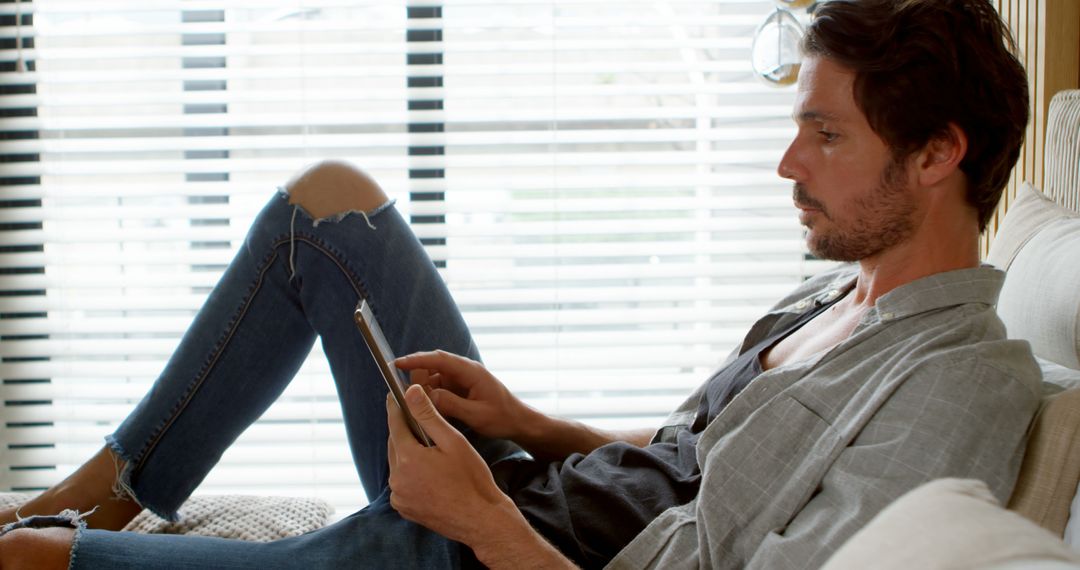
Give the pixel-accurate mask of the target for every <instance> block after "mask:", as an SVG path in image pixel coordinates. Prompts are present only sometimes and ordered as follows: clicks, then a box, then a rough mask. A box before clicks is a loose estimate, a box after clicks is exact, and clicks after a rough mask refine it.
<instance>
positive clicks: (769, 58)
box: [750, 0, 803, 85]
mask: <svg viewBox="0 0 1080 570" xmlns="http://www.w3.org/2000/svg"><path fill="white" fill-rule="evenodd" d="M798 1H799V0H792V2H791V4H792V5H795V4H796V3H797V2H798ZM782 3H785V4H786V3H787V2H782ZM802 37H803V27H802V25H801V24H799V21H798V20H796V19H795V16H793V15H792V14H791V12H788V11H787V10H781V9H780V8H777V9H776V11H775V12H773V13H772V14H770V15H769V17H768V18H766V19H765V21H764V22H762V24H761V26H760V27H759V28H758V29H757V32H755V33H754V43H753V46H752V47H751V48H750V60H751V62H752V64H753V66H754V73H756V74H757V75H758V77H761V78H762V79H764V80H765V81H767V82H769V83H771V84H773V85H791V84H792V83H795V80H796V79H797V78H798V77H799V65H800V61H801V60H802V56H801V53H800V52H799V42H800V41H801V40H802Z"/></svg>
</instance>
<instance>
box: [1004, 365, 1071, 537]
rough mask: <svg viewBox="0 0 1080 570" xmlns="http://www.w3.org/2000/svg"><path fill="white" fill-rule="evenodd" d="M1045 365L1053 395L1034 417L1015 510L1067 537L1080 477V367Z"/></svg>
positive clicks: (1013, 502)
mask: <svg viewBox="0 0 1080 570" xmlns="http://www.w3.org/2000/svg"><path fill="white" fill-rule="evenodd" d="M1039 365H1040V367H1041V368H1042V370H1043V379H1044V388H1045V390H1044V393H1047V394H1048V395H1047V396H1045V397H1044V398H1043V401H1042V404H1041V405H1040V407H1039V411H1038V413H1037V414H1036V415H1035V419H1034V420H1033V421H1032V424H1031V428H1030V429H1031V432H1030V434H1029V439H1028V446H1027V450H1026V451H1025V453H1024V462H1023V464H1022V465H1021V467H1020V474H1019V476H1018V477H1017V480H1016V487H1015V488H1014V489H1013V493H1012V496H1011V497H1010V498H1009V509H1011V510H1014V511H1016V512H1018V513H1020V514H1022V515H1023V516H1025V517H1027V518H1028V519H1029V520H1031V521H1033V522H1035V523H1037V524H1038V525H1039V526H1042V527H1043V528H1046V529H1049V530H1050V531H1051V532H1053V533H1054V534H1056V535H1057V536H1062V535H1063V533H1064V531H1065V525H1066V523H1067V522H1068V520H1069V508H1070V505H1071V504H1072V500H1073V496H1074V495H1075V494H1076V486H1077V483H1078V481H1080V445H1078V444H1077V442H1078V441H1080V387H1077V386H1080V371H1077V370H1072V369H1068V368H1065V367H1063V366H1060V365H1057V364H1054V363H1053V362H1049V361H1046V360H1042V359H1039ZM1065 388H1067V389H1065ZM1063 389H1064V390H1063ZM1055 392H1056V393H1055Z"/></svg>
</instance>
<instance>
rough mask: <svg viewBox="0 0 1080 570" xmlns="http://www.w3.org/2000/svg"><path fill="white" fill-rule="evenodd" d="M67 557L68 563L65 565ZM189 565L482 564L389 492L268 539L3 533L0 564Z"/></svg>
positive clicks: (41, 569) (120, 568)
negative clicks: (406, 515) (395, 504)
mask: <svg viewBox="0 0 1080 570" xmlns="http://www.w3.org/2000/svg"><path fill="white" fill-rule="evenodd" d="M69 561H70V566H69ZM69 567H70V568H73V569H82V568H87V569H95V568H98V569H103V568H107V569H109V570H125V569H132V570H134V569H142V568H156V569H191V568H231V569H248V568H249V569H253V570H266V569H270V568H312V569H319V568H347V567H352V568H440V569H441V568H446V569H454V568H461V567H479V564H478V563H477V562H476V559H475V557H473V556H472V554H471V552H470V551H469V549H468V548H466V547H464V546H462V545H460V544H458V543H455V542H452V541H450V540H447V539H445V538H443V537H441V536H439V535H437V534H435V533H433V532H431V531H428V530H427V529H425V528H423V527H421V526H419V525H416V524H413V523H410V522H408V521H405V520H403V519H402V518H401V517H400V516H398V515H397V512H396V511H394V510H393V509H392V508H390V506H389V501H388V499H387V497H386V496H385V495H384V496H381V497H379V498H377V499H376V500H375V501H374V502H373V503H372V504H371V505H370V506H369V507H368V508H366V509H364V510H363V511H361V512H359V513H355V514H353V515H352V516H349V517H347V518H345V519H343V520H341V521H339V522H337V523H335V524H333V525H330V526H327V527H325V528H322V529H319V530H317V531H314V532H310V533H308V534H305V535H302V536H298V537H293V538H288V539H284V540H279V541H275V542H271V543H258V542H244V541H240V540H225V539H220V538H207V537H198V536H183V535H147V534H136V533H129V532H109V531H102V530H85V529H83V530H79V531H75V530H73V529H62V528H48V529H37V530H29V529H20V530H17V531H13V532H10V533H8V534H5V535H3V536H0V568H4V570H8V569H23V568H26V569H34V570H49V569H53V568H55V569H57V570H62V569H65V568H69Z"/></svg>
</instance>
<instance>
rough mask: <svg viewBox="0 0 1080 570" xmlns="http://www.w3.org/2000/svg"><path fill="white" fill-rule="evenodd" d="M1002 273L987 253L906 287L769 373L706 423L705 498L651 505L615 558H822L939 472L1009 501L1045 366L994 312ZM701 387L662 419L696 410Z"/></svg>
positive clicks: (745, 562) (678, 420) (805, 562)
mask: <svg viewBox="0 0 1080 570" xmlns="http://www.w3.org/2000/svg"><path fill="white" fill-rule="evenodd" d="M856 271H857V268H856V267H854V266H843V267H840V268H837V269H836V270H833V271H830V272H827V273H825V274H823V275H820V276H818V277H816V278H814V279H811V280H809V281H807V282H806V283H804V284H803V285H802V286H801V287H799V288H798V289H797V290H796V291H795V292H794V293H792V294H791V295H790V296H788V297H787V298H785V299H783V300H782V301H781V302H780V303H779V304H778V305H777V306H776V307H775V308H774V309H773V310H772V311H771V312H770V313H768V314H767V315H766V316H764V317H763V318H762V319H761V320H759V321H758V322H757V323H755V325H754V326H753V328H751V330H750V333H749V334H748V335H747V337H746V339H745V340H744V341H743V345H742V346H743V347H749V346H753V345H754V344H755V343H756V342H757V341H758V340H760V339H762V338H764V337H765V336H766V335H768V334H769V331H771V330H773V329H774V328H776V327H782V326H784V325H785V324H786V323H788V322H791V320H792V319H795V318H798V316H799V315H800V314H802V313H804V312H805V311H808V310H810V309H812V308H813V307H814V306H815V305H816V304H818V303H821V302H824V301H827V300H831V299H833V298H835V297H836V296H838V295H840V294H841V293H842V292H844V291H845V290H847V289H849V288H850V287H851V286H852V285H853V283H854V279H855V274H856ZM1003 280H1004V273H1002V272H1001V271H998V270H996V269H993V268H991V267H981V268H977V269H965V270H960V271H951V272H947V273H940V274H937V275H933V276H930V277H926V278H923V279H919V280H917V281H914V282H912V283H909V284H906V285H904V286H902V287H898V288H896V289H894V290H893V291H890V292H889V293H888V294H886V295H883V296H882V297H881V298H879V299H878V301H877V303H876V306H875V307H874V308H873V309H871V310H870V311H869V312H867V314H866V315H865V317H864V318H863V319H862V321H861V322H860V323H859V325H858V327H857V328H856V329H855V331H854V332H853V333H852V334H851V336H850V337H849V338H847V339H846V340H844V341H843V342H841V343H840V344H838V345H836V346H834V347H833V348H831V349H829V350H827V351H824V352H823V353H820V354H818V355H815V356H814V357H811V358H809V359H807V360H804V361H801V362H795V363H792V364H789V365H786V366H781V367H778V368H775V369H772V370H769V371H767V372H765V373H763V374H761V375H760V376H759V377H758V378H757V379H755V380H754V381H753V382H752V383H751V384H750V385H749V386H748V387H747V388H746V389H745V390H744V391H743V392H742V393H741V394H739V396H737V397H736V398H735V399H734V400H733V401H732V402H731V403H730V404H729V405H728V406H727V408H726V409H724V411H723V412H722V413H720V414H719V415H718V416H717V417H716V419H715V420H713V422H712V423H711V424H709V426H708V427H707V428H706V429H705V431H704V432H703V433H702V435H701V439H700V440H699V442H698V446H697V456H698V464H699V465H700V467H701V471H702V473H703V477H702V484H701V491H700V493H699V494H698V496H697V498H696V499H694V500H693V501H691V502H690V503H688V504H686V505H682V506H679V507H674V508H671V509H668V510H667V511H665V512H664V513H663V514H661V515H660V516H659V517H657V519H656V520H654V521H653V522H652V523H651V524H650V525H649V526H648V527H647V528H646V529H645V530H644V531H642V532H641V534H639V535H638V536H637V537H636V538H635V539H634V540H633V542H631V543H630V544H629V545H628V546H627V547H626V548H624V549H623V550H622V552H620V553H619V555H618V556H616V558H615V559H614V560H613V561H612V562H611V565H610V567H613V568H643V567H649V568H653V567H656V568H665V569H669V568H762V569H768V570H781V569H787V568H817V567H819V566H821V564H822V563H824V561H825V560H826V559H827V558H828V557H829V555H831V554H832V552H833V551H834V550H835V549H837V548H838V547H839V546H840V545H841V544H842V543H843V542H844V541H845V540H846V539H847V538H848V537H850V536H851V535H852V534H853V533H854V532H855V531H856V530H858V529H859V528H860V527H862V526H863V525H864V524H866V522H867V521H868V520H869V519H870V518H871V517H873V516H874V515H875V514H876V513H877V512H878V511H880V510H881V509H882V508H883V507H885V506H886V505H887V504H889V503H890V502H891V501H893V500H894V499H895V498H897V497H898V496H900V495H902V494H903V493H904V492H906V491H908V490H910V489H912V488H914V487H916V486H918V485H919V484H921V483H923V482H926V481H929V480H931V479H936V478H940V477H963V478H975V479H981V480H983V481H985V482H986V483H987V484H988V485H989V487H990V489H991V490H992V491H993V492H994V494H995V496H997V497H998V499H999V500H1001V501H1005V500H1006V499H1007V498H1008V496H1009V494H1010V493H1011V492H1012V487H1013V484H1014V482H1015V479H1016V474H1017V470H1018V469H1019V466H1020V461H1021V459H1022V458H1023V452H1024V444H1025V435H1026V430H1027V427H1028V424H1029V423H1030V421H1031V418H1032V416H1033V415H1034V413H1035V410H1036V408H1037V406H1038V400H1039V394H1040V389H1039V382H1040V374H1039V369H1038V366H1037V365H1036V363H1035V360H1034V358H1033V357H1032V355H1031V350H1030V348H1029V346H1028V344H1027V343H1026V342H1024V341H1016V340H1006V338H1005V327H1004V325H1002V323H1001V321H1000V320H999V319H998V317H997V315H996V313H995V312H994V307H993V305H994V304H995V302H996V301H997V295H998V292H999V291H1000V289H1001V285H1002V282H1003ZM740 350H741V348H740ZM736 353H737V352H736ZM729 360H730V359H729ZM700 395H701V394H700V389H699V390H698V391H697V392H695V393H694V394H692V395H691V396H690V397H689V398H688V399H687V400H686V402H685V403H684V404H683V405H682V406H681V407H680V408H679V409H678V410H676V412H675V413H673V414H672V415H671V416H670V418H669V422H668V426H678V425H688V424H689V423H691V422H692V421H693V414H694V411H695V410H696V408H697V404H698V400H699V398H700ZM671 431H672V430H670V429H669V428H665V429H661V430H660V432H659V433H658V434H657V438H658V439H661V440H662V439H664V438H665V437H667V436H668V435H669V434H670V433H671Z"/></svg>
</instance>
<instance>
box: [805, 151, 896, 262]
mask: <svg viewBox="0 0 1080 570" xmlns="http://www.w3.org/2000/svg"><path fill="white" fill-rule="evenodd" d="M794 195H795V201H796V202H797V203H800V204H805V205H808V206H810V207H814V208H817V209H819V211H820V214H821V215H822V216H823V217H825V218H826V219H827V220H828V222H831V227H826V228H824V229H820V230H819V231H817V232H815V231H814V226H815V225H818V224H815V223H814V221H813V220H811V221H809V222H808V223H807V228H808V233H807V238H806V245H807V247H808V248H809V249H810V253H812V254H814V256H815V257H818V258H819V259H828V260H832V261H845V262H847V261H859V260H862V259H866V258H868V257H871V256H873V255H876V254H878V253H881V252H882V251H885V250H887V249H889V248H891V247H893V246H895V245H897V244H899V243H901V242H903V241H905V240H906V239H907V238H908V237H910V236H911V234H913V233H914V223H913V222H912V214H913V213H914V211H915V204H914V203H913V201H912V199H911V196H910V195H909V194H908V188H907V176H906V173H905V172H904V167H903V163H902V162H901V161H897V160H895V159H890V160H889V163H888V164H887V165H886V166H885V168H884V169H883V170H882V172H881V181H880V182H879V183H878V186H877V187H876V188H875V189H874V190H873V191H872V192H870V193H868V194H866V195H864V196H860V197H859V198H857V199H856V200H854V201H853V202H852V203H851V205H850V206H848V207H846V208H844V207H843V206H840V208H843V209H844V210H846V211H848V212H851V213H852V215H851V216H850V217H849V216H845V218H844V219H840V220H838V219H837V217H836V216H835V215H834V214H835V213H836V210H838V209H839V208H837V207H836V206H834V210H833V212H832V213H830V212H829V211H828V210H826V209H825V207H824V205H823V204H821V203H820V202H818V201H816V200H814V199H812V198H810V196H808V195H807V194H806V190H805V188H804V187H803V186H802V185H800V184H798V183H796V184H795V189H794Z"/></svg>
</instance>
